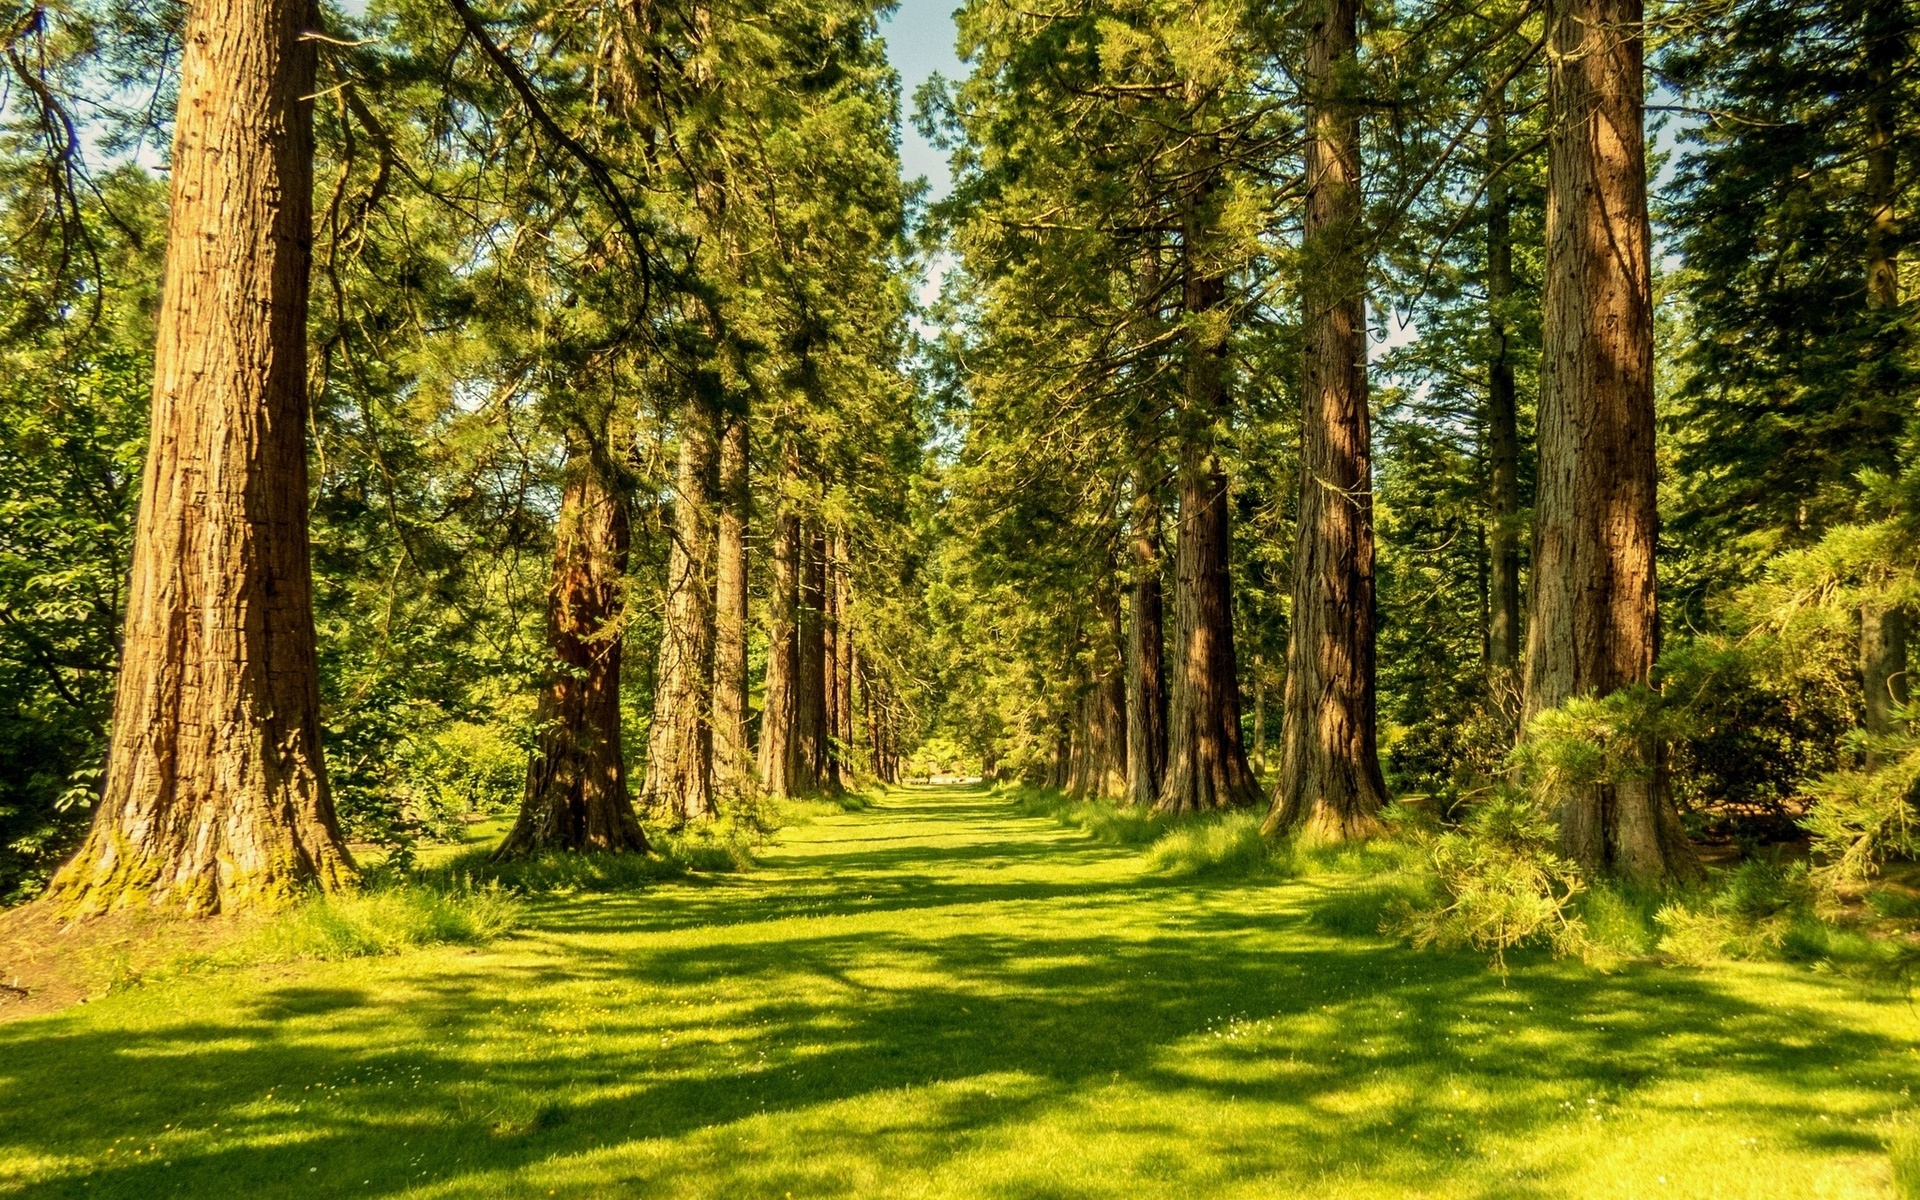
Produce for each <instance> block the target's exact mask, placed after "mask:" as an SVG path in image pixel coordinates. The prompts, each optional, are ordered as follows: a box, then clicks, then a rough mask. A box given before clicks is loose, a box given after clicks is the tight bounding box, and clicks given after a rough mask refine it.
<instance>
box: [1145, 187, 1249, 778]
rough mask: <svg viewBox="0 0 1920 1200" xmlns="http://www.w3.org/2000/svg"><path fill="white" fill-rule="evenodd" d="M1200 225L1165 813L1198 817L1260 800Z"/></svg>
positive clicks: (1187, 297) (1192, 283)
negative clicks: (1244, 689)
mask: <svg viewBox="0 0 1920 1200" xmlns="http://www.w3.org/2000/svg"><path fill="white" fill-rule="evenodd" d="M1197 224H1198V223H1197V222H1196V221H1193V220H1189V222H1188V228H1187V231H1186V237H1185V238H1184V241H1185V247H1184V250H1185V263H1184V265H1183V269H1184V274H1185V284H1184V288H1183V303H1184V305H1185V308H1186V311H1187V313H1188V314H1190V315H1191V316H1192V317H1195V318H1197V320H1195V321H1194V323H1193V326H1192V329H1191V332H1189V334H1188V342H1187V348H1186V358H1187V361H1186V379H1185V386H1186V393H1187V394H1186V411H1185V412H1184V413H1183V414H1182V418H1183V420H1182V425H1183V430H1182V435H1183V436H1182V438H1181V442H1182V445H1181V448H1180V472H1179V473H1180V518H1179V537H1178V544H1177V545H1176V547H1175V550H1174V561H1175V570H1174V576H1175V590H1174V628H1175V636H1174V645H1175V652H1174V661H1173V668H1172V669H1173V704H1172V708H1171V711H1170V712H1169V714H1168V720H1167V769H1166V774H1165V775H1164V776H1163V777H1162V781H1161V786H1160V798H1159V799H1158V800H1157V801H1156V802H1155V805H1154V807H1155V808H1156V809H1157V810H1158V811H1160V812H1174V813H1179V812H1198V811H1203V810H1207V809H1215V808H1229V807H1239V806H1241V805H1248V804H1253V803H1255V802H1257V801H1258V800H1259V797H1260V785H1259V783H1258V782H1256V781H1255V780H1254V778H1253V771H1252V770H1251V769H1249V768H1248V766H1247V754H1246V748H1245V747H1244V746H1243V745H1242V743H1241V738H1240V672H1239V666H1238V664H1237V663H1236V662H1235V660H1234V652H1233V593H1232V586H1233V584H1232V578H1231V575H1230V574H1229V572H1228V569H1227V564H1228V557H1227V556H1228V548H1229V546H1230V545H1231V538H1230V536H1229V527H1228V513H1227V476H1226V472H1225V471H1223V470H1222V469H1221V467H1220V458H1219V454H1218V453H1217V451H1216V449H1215V447H1214V445H1213V440H1212V438H1213V434H1212V430H1213V427H1214V426H1215V424H1216V423H1217V422H1218V421H1219V420H1220V419H1221V414H1222V413H1223V412H1224V411H1225V408H1226V350H1227V347H1226V336H1225V329H1224V324H1223V323H1222V322H1220V321H1219V320H1218V317H1219V308H1220V306H1221V304H1222V303H1223V302H1224V301H1225V299H1226V281H1225V279H1224V278H1222V277H1221V276H1220V275H1219V274H1218V273H1217V271H1215V270H1214V269H1213V268H1212V267H1211V266H1206V265H1202V262H1201V260H1200V256H1201V252H1202V248H1201V247H1200V246H1199V245H1197V244H1196V243H1197V242H1198V241H1199V236H1198V235H1199V230H1198V229H1197V228H1196V226H1197Z"/></svg>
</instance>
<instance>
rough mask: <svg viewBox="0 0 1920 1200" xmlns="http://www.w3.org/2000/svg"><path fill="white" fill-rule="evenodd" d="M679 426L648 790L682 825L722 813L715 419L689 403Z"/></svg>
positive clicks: (654, 803) (652, 805)
mask: <svg viewBox="0 0 1920 1200" xmlns="http://www.w3.org/2000/svg"><path fill="white" fill-rule="evenodd" d="M679 426H680V429H679V434H680V451H679V455H678V462H677V465H676V467H675V469H674V494H673V531H672V537H671V539H670V540H669V542H668V546H667V595H666V606H665V614H664V620H663V622H662V625H661V630H660V656H659V659H658V666H657V667H656V669H655V672H654V690H653V722H652V724H651V725H650V726H649V728H648V733H647V774H646V784H645V786H644V787H643V788H642V790H641V794H642V796H644V797H645V801H646V805H647V807H648V809H649V810H653V811H657V812H664V813H665V814H666V815H667V816H668V818H669V819H670V820H672V821H673V823H674V824H676V825H679V824H684V823H686V822H688V821H703V820H708V819H710V818H711V817H712V816H713V815H714V810H713V726H712V725H711V724H710V721H711V715H710V714H711V712H712V709H711V703H712V701H711V691H710V689H711V688H712V686H713V669H714V668H713V657H714V653H713V651H714V602H713V578H712V575H711V570H712V566H711V564H712V562H713V554H714V535H713V486H712V477H713V473H714V457H715V453H716V447H715V445H714V414H713V412H712V410H711V409H709V408H708V407H707V406H706V405H705V404H704V403H702V402H700V401H698V400H694V401H689V402H688V403H687V404H686V405H685V406H684V407H683V409H682V411H681V414H680V421H679Z"/></svg>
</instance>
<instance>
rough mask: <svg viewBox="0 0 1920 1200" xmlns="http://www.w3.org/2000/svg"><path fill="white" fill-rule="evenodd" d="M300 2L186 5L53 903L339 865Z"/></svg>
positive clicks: (97, 907) (231, 892)
mask: <svg viewBox="0 0 1920 1200" xmlns="http://www.w3.org/2000/svg"><path fill="white" fill-rule="evenodd" d="M317 23H318V14H317V12H316V11H315V10H314V8H313V7H312V5H311V4H310V3H307V2H306V0H249V2H247V3H241V4H236V5H225V6H218V7H216V6H213V5H209V4H201V5H197V6H195V8H194V9H193V11H192V14H191V16H190V17H189V19H188V25H187V33H186V40H185V53H184V57H183V59H182V63H181V75H180V85H179V96H180V100H179V111H180V114H181V116H180V118H179V119H178V120H177V121H176V124H175V138H174V150H173V181H172V202H171V203H172V208H171V215H170V217H169V221H168V237H167V244H168V250H167V268H166V285H165V290H164V292H163V296H162V300H161V308H160V317H159V321H158V337H157V342H156V349H155V356H154V359H155V361H154V392H153V420H152V435H151V440H150V449H149V451H148V457H147V466H146V471H145V474H144V478H143V487H142V493H141V497H142V498H141V507H140V517H139V521H138V524H137V527H136V532H135V537H134V550H133V565H132V582H131V584H130V585H129V590H128V604H127V624H126V634H125V639H124V645H125V649H124V651H123V653H122V657H121V665H120V678H119V685H118V690H117V692H116V697H115V701H114V731H115V732H114V737H113V742H112V745H111V749H110V751H109V755H108V760H107V773H106V784H105V789H104V792H103V794H102V798H101V801H100V805H99V808H98V809H97V811H96V816H95V819H94V824H93V829H92V831H91V833H90V834H89V835H88V838H87V840H86V842H85V844H83V845H82V847H81V848H80V851H79V853H78V854H77V855H76V856H75V857H74V859H73V860H72V861H71V862H69V863H68V864H67V866H66V867H65V868H64V869H63V870H62V871H61V872H60V874H59V876H58V877H57V878H56V879H55V881H54V884H53V891H54V893H55V895H56V896H57V897H58V898H59V901H60V903H61V904H62V905H63V906H65V907H66V908H68V909H69V910H71V911H76V912H101V911H106V910H110V909H114V908H120V907H125V906H129V905H143V906H147V905H150V906H159V907H171V908H178V909H182V910H185V911H188V912H217V911H223V910H229V909H235V908H242V907H246V906H249V905H262V904H276V903H283V902H285V901H287V900H289V899H291V898H293V897H294V896H295V895H297V894H298V893H299V892H300V891H301V890H303V889H305V888H308V887H312V886H318V887H321V888H326V889H333V888H339V887H343V886H346V885H347V884H349V883H351V882H352V881H353V879H354V875H355V869H354V864H353V860H352V857H351V856H350V855H349V854H348V853H347V849H346V845H345V843H344V842H343V840H342V839H341V837H340V833H339V829H338V826H337V823H336V821H335V818H334V811H333V804H332V798H331V796H330V795H329V793H328V789H327V775H326V767H325V763H324V761H323V759H322V757H321V747H320V692H319V681H318V676H317V672H316V665H315V646H314V630H313V602H312V577H311V563H310V551H309V548H308V540H307V536H308V535H307V463H306V427H307V391H306V388H307V379H306V317H307V288H308V274H309V269H310V265H311V251H310V244H311V239H312V208H311V194H312V188H313V140H312V116H311V104H312V100H311V97H312V93H313V90H314V88H313V82H314V75H315V44H314V43H313V42H312V41H311V40H309V39H307V38H306V36H305V35H306V33H307V31H309V30H310V29H312V28H314V27H315V26H316V25H317Z"/></svg>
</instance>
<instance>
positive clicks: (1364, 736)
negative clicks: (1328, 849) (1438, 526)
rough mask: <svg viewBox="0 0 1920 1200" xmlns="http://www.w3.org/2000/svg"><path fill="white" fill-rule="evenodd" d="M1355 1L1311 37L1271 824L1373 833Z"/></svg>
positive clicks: (1327, 16) (1327, 15)
mask: <svg viewBox="0 0 1920 1200" xmlns="http://www.w3.org/2000/svg"><path fill="white" fill-rule="evenodd" d="M1357 22H1358V6H1357V5H1355V4H1352V3H1350V2H1349V0H1326V2H1325V3H1323V4H1322V5H1321V6H1320V8H1319V10H1318V17H1317V19H1316V21H1315V22H1314V25H1313V28H1312V31H1311V33H1310V35H1309V37H1308V41H1307V79H1308V104H1309V108H1308V114H1307V128H1308V139H1307V154H1306V173H1307V202H1306V224H1305V244H1304V253H1305V255H1306V257H1307V267H1306V270H1305V272H1304V274H1303V279H1304V282H1305V286H1303V288H1302V292H1301V304H1302V307H1303V310H1304V311H1303V314H1302V316H1303V319H1304V322H1305V324H1306V327H1307V351H1306V370H1305V381H1304V384H1303V387H1302V392H1303V395H1304V398H1305V404H1306V418H1305V422H1304V424H1303V426H1302V430H1303V435H1304V450H1303V453H1302V455H1301V474H1300V481H1301V482H1300V518H1299V524H1298V542H1297V543H1296V547H1295V550H1294V568H1293V569H1294V586H1293V625H1292V630H1293V632H1292V638H1291V640H1290V643H1289V652H1288V656H1287V690H1286V725H1285V730H1284V733H1283V735H1282V736H1283V739H1284V744H1283V757H1282V760H1281V767H1280V783H1279V786H1278V788H1277V789H1276V790H1275V792H1274V797H1273V808H1272V810H1271V812H1270V813H1269V814H1268V816H1267V820H1266V824H1265V829H1266V830H1268V831H1269V832H1271V831H1273V830H1278V829H1294V828H1300V829H1302V830H1303V831H1304V833H1305V835H1306V836H1307V837H1308V838H1310V839H1314V840H1322V841H1340V840H1343V839H1346V838H1353V837H1366V836H1368V835H1370V834H1372V833H1374V832H1377V831H1378V829H1379V822H1378V818H1377V815H1376V814H1378V812H1379V811H1380V808H1381V806H1382V805H1384V804H1385V803H1386V782H1385V781H1384V780H1383V779H1382V778H1381V775H1380V754H1379V750H1378V749H1377V748H1376V746H1375V743H1374V723H1375V705H1376V700H1375V695H1374V657H1373V656H1374V639H1373V629H1374V590H1373V588H1374V581H1373V473H1372V444H1371V438H1372V435H1371V432H1370V427H1369V422H1368V413H1367V314H1366V299H1365V291H1364V289H1365V281H1366V263H1365V259H1364V257H1363V248H1362V239H1363V230H1362V226H1361V203H1362V202H1361V194H1360V117H1359V113H1358V111H1357V110H1356V109H1355V107H1354V105H1353V102H1352V101H1351V99H1349V98H1348V97H1347V95H1346V92H1347V91H1348V90H1349V89H1350V88H1351V87H1352V86H1353V84H1352V76H1353V74H1354V73H1355V71H1356V70H1357V61H1356V55H1357V46H1358V35H1357Z"/></svg>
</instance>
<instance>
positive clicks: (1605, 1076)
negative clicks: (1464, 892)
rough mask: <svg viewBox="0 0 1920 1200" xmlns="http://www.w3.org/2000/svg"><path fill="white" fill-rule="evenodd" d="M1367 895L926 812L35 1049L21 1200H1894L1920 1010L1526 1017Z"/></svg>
mask: <svg viewBox="0 0 1920 1200" xmlns="http://www.w3.org/2000/svg"><path fill="white" fill-rule="evenodd" d="M1344 886H1347V885H1345V884H1343V883H1342V882H1341V881H1340V880H1338V879H1333V880H1328V879H1324V878H1316V879H1308V880H1297V881H1286V882H1278V883H1276V882H1273V881H1270V880H1268V881H1240V882H1233V881H1227V882H1206V881H1200V882H1195V881H1191V880H1183V881H1177V882H1175V881H1170V880H1167V879H1165V878H1162V877H1159V876H1156V875H1154V874H1152V873H1150V872H1149V871H1147V870H1146V866H1145V858H1144V856H1143V854H1142V853H1141V852H1140V851H1138V850H1134V849H1125V848H1118V847H1111V846H1105V845H1101V844H1099V843H1096V842H1094V841H1092V840H1091V839H1089V838H1088V837H1087V836H1086V835H1085V834H1083V833H1080V832H1078V831H1075V830H1069V829H1064V828H1062V827H1061V826H1060V825H1059V824H1058V823H1056V822H1055V821H1053V820H1050V819H1047V818H1042V817H1029V816H1024V815H1021V812H1020V810H1019V809H1017V808H1016V807H1014V806H1013V805H1012V804H1011V803H1010V802H1009V801H1008V800H1006V799H1004V798H1002V797H998V796H994V795H992V794H989V793H987V792H984V791H980V790H968V789H965V788H959V787H946V788H921V789H901V790H896V791H894V792H891V793H889V794H888V795H887V796H886V797H885V798H884V799H883V800H882V802H881V803H880V804H879V806H878V807H877V808H875V809H873V810H871V811H867V812H859V813H848V814H845V815H835V816H829V817H821V818H818V819H816V820H813V821H811V822H809V823H806V824H803V825H798V826H795V827H792V828H789V829H787V830H785V831H783V833H782V834H781V835H780V837H779V838H778V839H777V840H776V842H775V843H774V844H773V845H772V846H770V847H769V848H768V850H767V853H766V855H765V858H764V861H763V864H762V865H761V866H760V867H759V868H757V869H755V870H753V871H751V872H748V873H746V874H743V875H735V876H724V877H702V878H698V879H695V880H690V881H673V882H666V883H661V884H658V885H655V886H651V887H648V888H646V889H645V890H642V891H629V892H621V893H611V894H573V895H565V896H552V897H545V898H541V899H538V900H536V901H534V902H533V903H532V907H531V911H530V913H529V916H528V919H527V921H526V923H525V924H524V925H523V926H522V928H521V929H520V930H519V931H518V932H516V933H514V934H512V935H509V936H507V937H506V938H503V939H502V940H500V941H497V942H495V943H493V944H492V945H490V946H488V947H486V948H484V949H480V950H474V949H468V948H436V949H424V950H412V951H408V952H406V953H402V954H398V955H393V956H390V957H383V958H374V959H358V960H351V961H343V962H307V963H298V964H294V965H291V966H285V965H283V966H275V967H257V968H241V969H231V970H225V971H208V972H199V973H192V974H187V975H184V976H179V977H176V978H172V979H170V980H167V981H165V982H157V983H153V984H150V985H148V986H145V987H139V988H134V989H131V990H128V991H124V992H117V993H115V994H112V995H109V996H107V997H106V998H104V999H102V1000H98V1001H96V1002H94V1003H91V1004H86V1005H83V1006H78V1007H73V1008H69V1009H66V1010H64V1011H62V1012H58V1013H55V1014H51V1015H45V1016H37V1017H33V1018H30V1019H25V1020H19V1021H15V1022H12V1023H10V1024H4V1025H0V1113H4V1114H5V1116H4V1119H3V1120H0V1194H27V1193H31V1194H32V1195H34V1196H46V1197H53V1196H88V1197H105V1196H127V1197H140V1198H142V1200H146V1198H151V1197H159V1196H185V1197H195V1198H208V1197H223V1196H234V1197H245V1198H247V1200H254V1198H256V1197H268V1196H271V1197H276V1198H278V1197H295V1196H419V1197H428V1196H447V1197H454V1196H528V1197H545V1196H561V1197H601V1196H625V1195H633V1196H675V1197H706V1196H711V1197H729V1198H732V1197H749V1196H769V1197H788V1196H791V1197H819V1196H848V1195H857V1196H875V1197H880V1196H884V1197H911V1196H968V1197H971V1196H979V1197H1033V1198H1036V1200H1037V1198H1043V1197H1044V1198H1056V1197H1057V1198H1064V1197H1106V1196H1112V1197H1140V1196H1223V1197H1224V1196H1245V1197H1256V1196H1257V1197H1274V1196H1293V1195H1302V1196H1305V1195H1312V1196H1315V1197H1327V1196H1340V1197H1370V1196H1378V1197H1395V1198H1398V1197H1406V1196H1416V1195H1417V1196H1431V1197H1449V1196H1460V1197H1466V1196H1473V1197H1536V1196H1538V1197H1544V1196H1568V1197H1622V1198H1626V1197H1656V1196H1685V1197H1704V1196H1719V1197H1747V1196H1752V1197H1761V1196H1766V1197H1776V1196H1777V1197H1813V1196H1832V1197H1850V1196H1890V1195H1892V1194H1893V1190H1892V1189H1893V1185H1892V1181H1891V1173H1890V1167H1889V1162H1888V1156H1887V1151H1886V1144H1887V1138H1888V1136H1889V1133H1890V1132H1891V1130H1892V1129H1893V1127H1894V1123H1895V1122H1896V1121H1903V1120H1905V1119H1906V1115H1905V1114H1907V1112H1908V1111H1909V1106H1910V1104H1911V1101H1910V1099H1909V1096H1910V1091H1911V1089H1912V1088H1913V1087H1914V1086H1915V1084H1916V1083H1920V1014H1917V1013H1916V1010H1915V1009H1914V1007H1912V1006H1911V1005H1910V1004H1909V1003H1908V1002H1907V1000H1906V998H1905V997H1891V998H1889V997H1884V996H1882V997H1875V996H1873V995H1870V994H1868V993H1867V992H1864V991H1862V990H1861V988H1860V987H1859V986H1858V985H1856V984H1853V983H1850V982H1848V981H1846V980H1842V979H1837V978H1834V977H1832V976H1830V975H1822V974H1818V973H1815V972H1813V971H1810V970H1808V969H1806V968H1804V967H1800V968H1796V967H1790V966H1784V965H1774V964H1736V965H1728V966H1721V967H1714V968H1710V969H1705V970H1684V969H1674V968H1667V967H1660V966H1653V965H1636V966H1631V967H1628V968H1626V969H1623V970H1621V971H1618V972H1616V973H1613V974H1600V973H1598V972H1596V971H1594V970H1591V969H1589V968H1587V967H1584V966H1582V965H1580V964H1578V963H1571V962H1562V963H1556V962H1552V961H1548V960H1545V959H1543V958H1535V957H1522V958H1517V959H1516V960H1515V962H1514V969H1513V971H1512V973H1511V974H1510V975H1509V976H1508V977H1507V978H1506V979H1505V980H1504V981H1503V980H1502V979H1501V977H1500V976H1498V975H1496V974H1494V973H1492V972H1490V971H1489V970H1488V969H1487V967H1486V964H1485V962H1484V960H1483V959H1481V958H1479V957H1476V956H1473V955H1464V954H1463V955H1443V954H1417V953H1414V952H1412V951H1410V950H1408V949H1406V948H1405V947H1404V946H1401V945H1397V944H1395V943H1393V942H1391V941H1389V940H1388V939H1386V938H1383V937H1371V936H1366V935H1364V934H1361V935H1356V934H1354V933H1349V932H1338V931H1337V930H1336V929H1335V928H1334V927H1333V926H1334V925H1336V924H1338V922H1329V921H1328V920H1326V919H1325V917H1324V911H1325V910H1326V909H1328V907H1329V906H1332V907H1334V908H1337V907H1338V905H1339V900H1340V894H1339V893H1340V889H1341V888H1342V887H1344ZM1316 913H1321V914H1323V915H1322V917H1321V918H1320V919H1318V920H1317V919H1316ZM1349 924H1351V922H1349Z"/></svg>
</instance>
